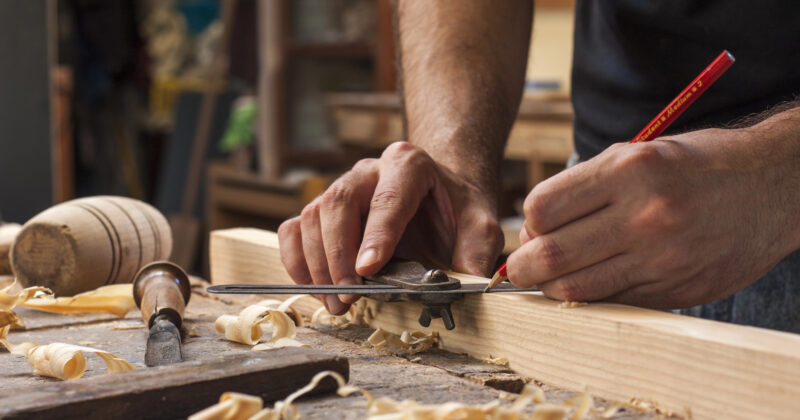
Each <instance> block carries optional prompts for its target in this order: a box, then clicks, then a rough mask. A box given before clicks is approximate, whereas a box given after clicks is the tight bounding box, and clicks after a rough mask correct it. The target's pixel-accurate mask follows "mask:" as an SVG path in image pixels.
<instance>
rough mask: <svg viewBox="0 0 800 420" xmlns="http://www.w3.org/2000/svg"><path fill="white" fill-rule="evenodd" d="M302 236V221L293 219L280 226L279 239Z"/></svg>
mask: <svg viewBox="0 0 800 420" xmlns="http://www.w3.org/2000/svg"><path fill="white" fill-rule="evenodd" d="M298 234H300V219H299V218H297V217H293V218H291V219H287V220H284V221H283V223H281V225H280V226H278V238H279V239H285V238H287V237H289V236H294V235H298Z"/></svg>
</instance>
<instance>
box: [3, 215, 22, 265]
mask: <svg viewBox="0 0 800 420" xmlns="http://www.w3.org/2000/svg"><path fill="white" fill-rule="evenodd" d="M20 229H22V226H21V225H18V224H16V223H6V224H4V225H0V275H8V274H11V259H10V258H9V254H10V253H11V245H13V244H14V238H15V237H16V236H17V233H19V231H20Z"/></svg>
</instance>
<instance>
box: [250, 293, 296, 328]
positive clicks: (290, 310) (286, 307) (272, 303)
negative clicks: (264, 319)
mask: <svg viewBox="0 0 800 420" xmlns="http://www.w3.org/2000/svg"><path fill="white" fill-rule="evenodd" d="M304 297H309V295H294V296H292V297H290V298H289V299H286V300H283V301H281V300H278V299H264V300H262V301H261V302H258V303H256V305H258V306H263V307H265V308H269V309H277V310H279V311H281V312H285V313H286V314H287V315H289V316H290V317H291V318H292V320H293V321H294V323H295V325H296V326H298V327H304V326H305V325H306V321H305V319H304V318H303V315H302V314H301V313H300V311H298V310H297V309H295V308H294V307H293V306H292V305H294V304H295V303H296V302H297V301H298V300H300V299H302V298H304Z"/></svg>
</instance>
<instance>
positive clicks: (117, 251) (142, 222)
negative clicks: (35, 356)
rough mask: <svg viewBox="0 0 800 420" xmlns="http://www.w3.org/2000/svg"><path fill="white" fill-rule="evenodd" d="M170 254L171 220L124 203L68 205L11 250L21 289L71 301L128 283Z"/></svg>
mask: <svg viewBox="0 0 800 420" xmlns="http://www.w3.org/2000/svg"><path fill="white" fill-rule="evenodd" d="M171 252H172V233H171V230H170V227H169V225H168V224H167V220H166V219H165V218H164V216H163V215H162V214H161V213H160V212H159V211H158V210H156V209H155V208H153V207H152V206H150V205H148V204H147V203H144V202H142V201H139V200H134V199H130V198H125V197H114V196H96V197H89V198H81V199H77V200H72V201H67V202H66V203H62V204H59V205H57V206H54V207H51V208H49V209H47V210H45V211H43V212H41V213H39V214H38V215H36V216H34V217H33V218H32V219H31V220H29V221H28V222H27V223H25V225H24V226H23V227H22V230H21V231H20V232H19V233H18V234H17V236H16V239H15V241H14V245H13V247H12V248H11V265H12V268H13V270H14V273H15V274H16V276H17V279H18V280H19V281H20V283H21V284H22V285H23V286H26V287H28V286H44V287H49V288H50V289H51V290H53V292H55V293H56V295H59V296H72V295H75V294H77V293H81V292H85V291H87V290H91V289H95V288H97V287H100V286H103V285H106V284H113V283H130V282H131V281H133V276H134V275H135V274H136V272H137V271H138V270H139V269H140V268H141V267H142V266H143V265H145V264H147V263H150V262H152V261H158V260H166V259H168V258H169V256H170V253H171Z"/></svg>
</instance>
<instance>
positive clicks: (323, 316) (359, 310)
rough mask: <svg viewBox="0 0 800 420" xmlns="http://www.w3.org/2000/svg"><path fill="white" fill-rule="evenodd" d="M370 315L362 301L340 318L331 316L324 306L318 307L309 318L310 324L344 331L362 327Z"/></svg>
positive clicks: (352, 306) (353, 305) (351, 306)
mask: <svg viewBox="0 0 800 420" xmlns="http://www.w3.org/2000/svg"><path fill="white" fill-rule="evenodd" d="M370 315H371V314H370V312H369V307H368V306H367V302H366V301H365V300H363V299H362V300H359V301H358V302H356V303H354V304H352V305H350V309H348V310H347V313H346V314H344V315H340V316H339V315H332V314H331V313H330V312H328V310H327V309H325V307H324V306H320V307H319V308H317V310H316V311H314V314H313V315H312V316H311V323H312V324H328V325H331V326H333V327H336V328H339V329H345V328H347V327H349V326H351V325H364V324H365V321H364V320H365V319H366V317H368V316H370Z"/></svg>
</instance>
